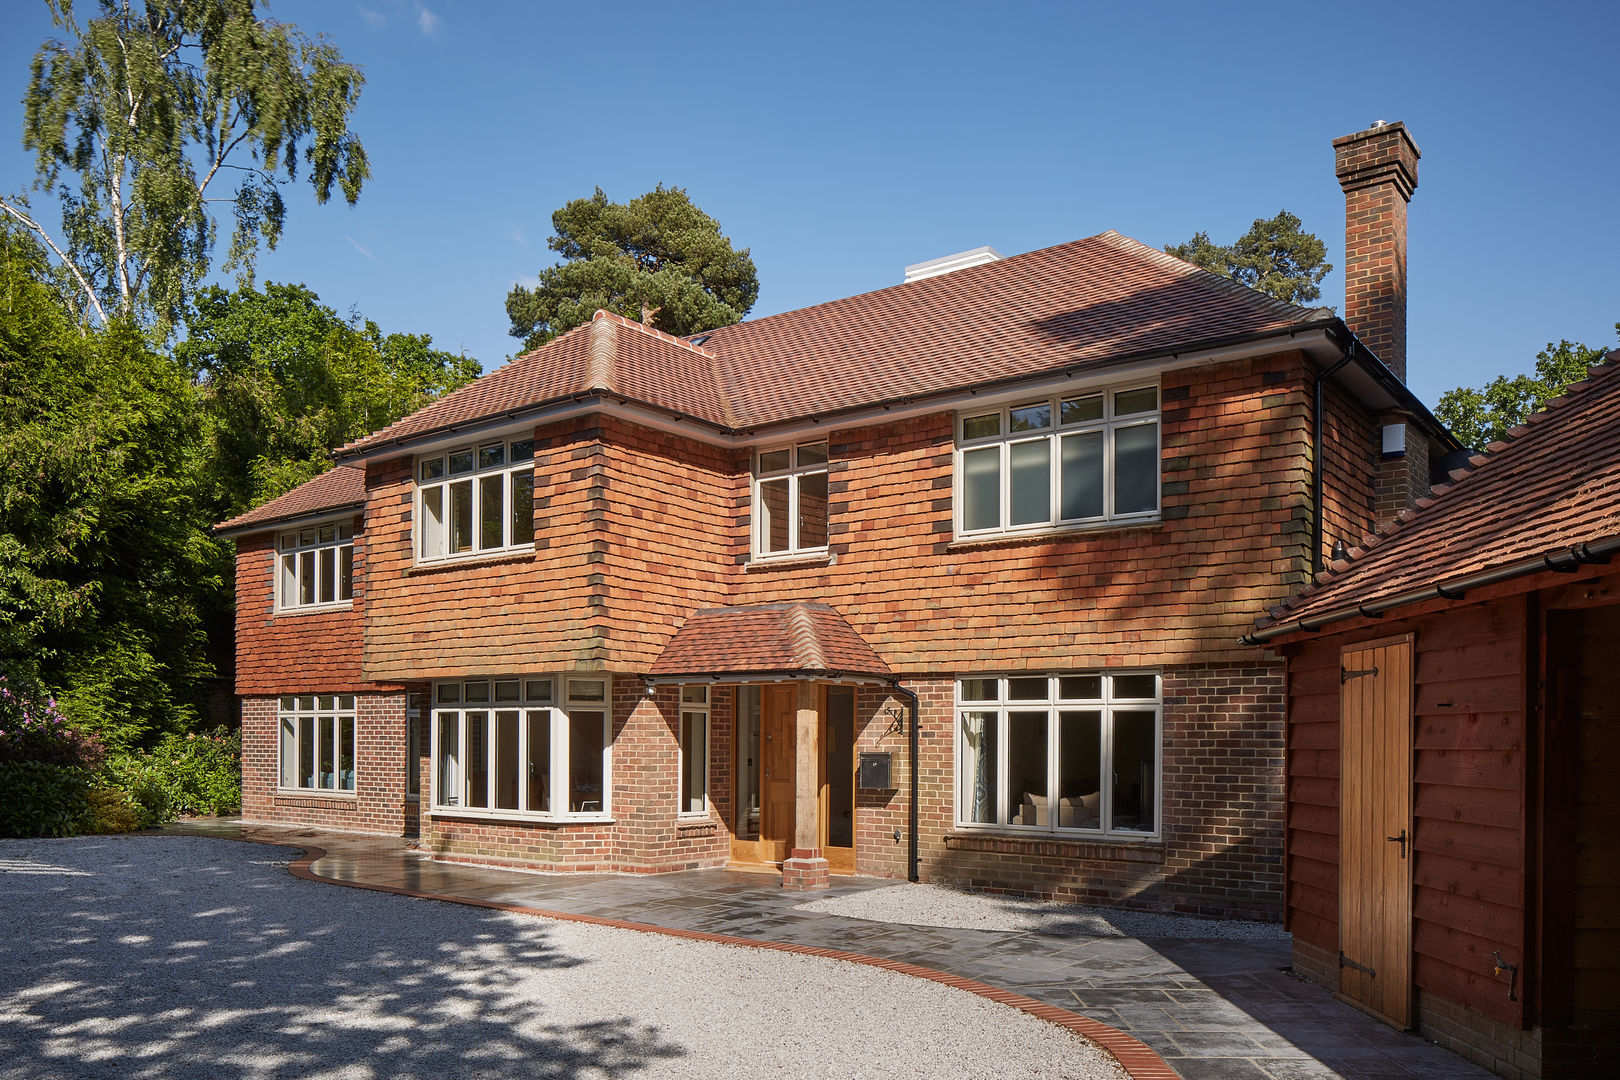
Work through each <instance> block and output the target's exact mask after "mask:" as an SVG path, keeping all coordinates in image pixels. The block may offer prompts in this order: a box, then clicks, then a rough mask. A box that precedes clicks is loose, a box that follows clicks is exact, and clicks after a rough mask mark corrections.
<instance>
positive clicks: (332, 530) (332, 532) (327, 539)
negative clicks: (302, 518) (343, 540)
mask: <svg viewBox="0 0 1620 1080" xmlns="http://www.w3.org/2000/svg"><path fill="white" fill-rule="evenodd" d="M320 537H321V540H320V542H321V543H323V544H330V543H331V542H332V541H334V540H336V539H337V526H336V525H322V526H321V529H320Z"/></svg>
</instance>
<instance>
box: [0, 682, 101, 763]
mask: <svg viewBox="0 0 1620 1080" xmlns="http://www.w3.org/2000/svg"><path fill="white" fill-rule="evenodd" d="M104 757H106V750H105V749H103V748H102V745H101V741H100V740H99V739H97V738H96V737H95V736H94V735H86V734H84V733H83V732H79V731H75V730H73V729H72V728H70V727H68V725H67V721H66V720H63V719H62V714H61V713H60V712H58V711H57V708H56V699H55V698H50V697H46V696H44V695H43V694H41V693H40V692H39V691H38V690H36V689H34V688H33V687H30V686H25V685H22V684H17V683H13V682H11V681H10V680H8V679H7V678H6V677H5V676H4V675H0V761H37V762H41V763H43V764H47V765H66V766H70V767H72V768H77V769H94V768H95V767H96V766H98V765H100V764H101V762H102V759H103V758H104Z"/></svg>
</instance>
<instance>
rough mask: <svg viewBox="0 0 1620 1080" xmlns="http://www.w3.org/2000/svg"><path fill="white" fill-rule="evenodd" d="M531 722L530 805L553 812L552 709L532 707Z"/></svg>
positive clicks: (529, 807)
mask: <svg viewBox="0 0 1620 1080" xmlns="http://www.w3.org/2000/svg"><path fill="white" fill-rule="evenodd" d="M525 719H527V720H528V722H529V794H528V807H527V809H530V810H538V811H541V812H543V813H550V812H551V710H550V709H531V710H530V711H529V714H528V716H527V717H526V718H525Z"/></svg>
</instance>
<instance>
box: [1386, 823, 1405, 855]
mask: <svg viewBox="0 0 1620 1080" xmlns="http://www.w3.org/2000/svg"><path fill="white" fill-rule="evenodd" d="M1384 839H1385V840H1387V841H1389V842H1390V843H1391V844H1399V845H1401V858H1403V859H1404V858H1406V830H1405V829H1402V830H1401V835H1399V836H1386V837H1384Z"/></svg>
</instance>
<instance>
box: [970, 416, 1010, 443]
mask: <svg viewBox="0 0 1620 1080" xmlns="http://www.w3.org/2000/svg"><path fill="white" fill-rule="evenodd" d="M1000 434H1001V414H1000V413H986V414H985V415H984V416H969V417H965V418H964V419H963V420H962V438H964V439H986V438H989V437H990V436H991V435H1000Z"/></svg>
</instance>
